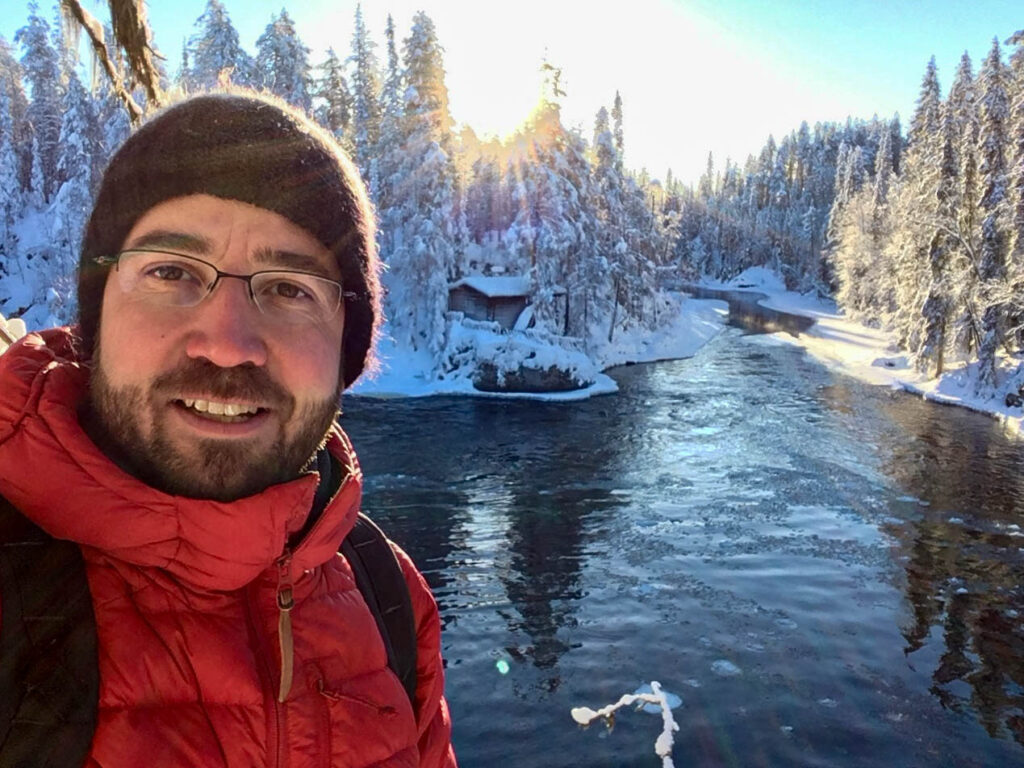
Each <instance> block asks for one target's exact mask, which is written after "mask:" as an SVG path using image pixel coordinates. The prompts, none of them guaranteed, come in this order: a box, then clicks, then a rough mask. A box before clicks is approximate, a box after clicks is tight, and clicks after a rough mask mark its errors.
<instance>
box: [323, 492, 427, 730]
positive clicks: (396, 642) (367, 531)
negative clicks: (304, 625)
mask: <svg viewBox="0 0 1024 768" xmlns="http://www.w3.org/2000/svg"><path fill="white" fill-rule="evenodd" d="M341 553H342V554H343V555H344V556H345V559H347V560H348V562H349V565H350V566H351V567H352V573H353V574H355V577H356V586H357V587H359V591H360V592H361V593H362V595H363V599H364V600H365V601H366V604H367V605H368V606H369V607H370V611H371V612H372V613H373V617H374V618H375V619H376V620H377V628H378V629H379V630H380V636H381V637H382V638H383V639H384V647H385V648H387V651H388V666H389V667H391V669H392V671H394V673H395V674H396V675H398V679H399V680H401V681H402V686H403V687H404V688H405V692H406V693H407V694H409V701H411V702H412V705H413V710H415V709H416V617H415V615H414V614H413V611H412V599H411V598H410V596H409V585H408V584H406V582H405V576H404V574H403V573H402V567H401V566H400V565H399V564H398V558H397V557H395V553H394V551H392V549H391V545H390V544H388V540H387V537H386V536H385V535H384V532H383V531H381V529H380V528H378V527H377V526H376V525H375V524H374V522H373V521H372V520H370V518H368V517H367V516H366V515H364V514H363V513H362V512H360V513H359V518H358V519H357V520H356V524H355V526H354V527H353V528H352V531H351V533H349V535H348V536H346V537H345V540H344V541H343V542H342V543H341Z"/></svg>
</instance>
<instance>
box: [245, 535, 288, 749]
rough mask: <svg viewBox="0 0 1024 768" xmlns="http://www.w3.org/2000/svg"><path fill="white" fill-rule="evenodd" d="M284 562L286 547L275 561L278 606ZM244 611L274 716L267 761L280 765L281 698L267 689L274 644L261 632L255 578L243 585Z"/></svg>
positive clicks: (270, 684)
mask: <svg viewBox="0 0 1024 768" xmlns="http://www.w3.org/2000/svg"><path fill="white" fill-rule="evenodd" d="M285 562H286V563H287V565H289V566H290V564H291V553H290V552H288V551H287V550H286V551H285V554H284V555H282V556H281V557H280V558H278V562H277V564H278V577H279V578H278V590H277V599H278V605H279V606H280V604H281V601H282V596H281V592H282V585H283V584H285V583H288V586H289V587H290V580H287V582H286V580H285V579H284V578H283V576H284V575H285V569H284V568H283V567H282V564H283V563H285ZM286 597H287V598H288V599H291V593H290V592H289V593H287V595H286ZM286 602H287V601H286ZM290 610H291V609H290V608H289V611H290ZM245 615H246V619H247V620H248V622H249V626H250V628H251V629H252V631H253V633H254V635H255V636H256V643H257V651H258V653H257V655H258V656H259V661H260V668H261V670H262V672H263V674H262V675H261V676H262V677H263V680H264V684H265V686H266V688H265V690H267V691H268V693H267V695H266V699H265V700H266V706H267V709H268V710H272V711H273V717H272V718H270V720H269V722H268V724H267V729H268V733H267V757H268V759H269V760H270V763H269V764H270V765H273V766H282V765H285V755H284V746H285V744H284V732H285V723H284V721H285V712H284V707H283V706H282V704H281V702H283V699H280V701H279V696H274V695H273V694H272V693H269V691H271V690H273V686H274V672H273V668H272V667H271V661H270V660H271V659H272V658H273V655H274V653H273V648H271V647H270V644H269V643H268V642H267V638H266V636H265V635H264V634H263V622H262V621H261V620H260V608H259V584H258V583H255V582H254V583H252V584H250V585H249V586H248V587H247V588H246V589H245ZM290 619H291V617H290V616H289V619H288V630H289V633H290V630H291V621H290ZM278 631H279V632H280V631H281V619H280V617H279V618H278ZM281 650H282V653H281V666H282V670H283V668H284V665H285V661H284V656H285V654H284V650H285V649H284V648H283V647H282V649H281ZM288 651H289V658H288V665H289V668H290V667H291V664H292V660H291V648H290V647H289V649H288ZM278 693H279V694H280V687H279V690H278ZM285 695H286V696H287V691H286V692H285Z"/></svg>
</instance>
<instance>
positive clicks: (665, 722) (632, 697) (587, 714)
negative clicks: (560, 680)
mask: <svg viewBox="0 0 1024 768" xmlns="http://www.w3.org/2000/svg"><path fill="white" fill-rule="evenodd" d="M651 691H652V693H627V694H624V695H623V696H622V697H621V698H620V699H619V700H618V701H617V702H615V703H614V704H609V705H608V706H606V707H601V709H599V710H596V711H595V710H593V709H591V708H590V707H573V709H572V713H571V714H572V719H573V720H575V721H576V722H577V723H579V724H580V725H583V726H587V725H590V724H591V723H592V722H594V721H595V720H597V719H598V718H601V719H604V720H606V721H607V722H609V723H611V722H613V721H614V717H615V712H616V711H618V710H619V709H621V708H622V707H629V706H632V705H633V704H640V705H644V704H654V705H656V706H658V707H660V708H661V722H662V730H661V733H660V734H659V735H658V738H657V740H656V741H655V742H654V752H655V754H656V755H657V756H658V757H660V758H661V766H662V768H674V763H673V762H672V744H673V742H674V741H675V736H674V735H673V734H674V733H675V732H676V731H678V730H679V724H678V723H676V721H675V718H673V717H672V708H671V707H670V706H669V703H668V698H667V697H666V695H665V692H664V691H663V690H661V683H659V682H658V681H657V680H652V681H651Z"/></svg>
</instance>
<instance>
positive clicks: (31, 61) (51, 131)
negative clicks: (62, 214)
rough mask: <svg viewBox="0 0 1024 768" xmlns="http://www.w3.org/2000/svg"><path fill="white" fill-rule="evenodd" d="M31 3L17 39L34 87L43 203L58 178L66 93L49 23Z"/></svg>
mask: <svg viewBox="0 0 1024 768" xmlns="http://www.w3.org/2000/svg"><path fill="white" fill-rule="evenodd" d="M28 7H29V17H28V24H27V25H26V26H24V27H22V28H21V29H19V30H18V31H17V33H16V34H15V36H14V40H15V42H17V43H20V44H21V46H22V50H23V52H24V53H23V55H22V57H21V65H22V68H23V69H24V72H25V79H26V80H28V82H29V84H30V86H31V89H32V99H31V102H30V103H29V106H28V114H27V117H28V120H29V122H30V123H31V124H32V127H33V130H34V136H35V142H36V155H35V158H36V159H35V160H34V162H36V161H38V163H39V170H40V173H41V180H40V181H41V185H40V187H39V189H37V190H35V192H36V194H37V195H38V196H39V201H40V203H46V202H47V201H48V200H49V198H50V196H51V195H52V194H53V193H54V192H55V191H56V185H57V182H58V179H57V155H58V147H57V142H58V140H59V138H60V104H61V98H62V95H63V94H62V92H61V78H60V57H59V55H58V53H57V52H56V51H55V50H54V49H53V46H52V45H51V44H50V25H49V24H47V23H46V20H45V19H43V18H42V17H41V16H40V15H39V6H38V5H37V4H36V3H35V2H34V0H33V2H30V3H29V6H28Z"/></svg>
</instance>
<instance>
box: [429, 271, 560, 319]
mask: <svg viewBox="0 0 1024 768" xmlns="http://www.w3.org/2000/svg"><path fill="white" fill-rule="evenodd" d="M529 296H530V278H529V277H526V276H525V275H470V276H469V277H464V278H462V279H461V280H458V281H456V282H454V283H452V284H451V285H449V286H448V309H449V311H452V312H462V313H463V314H464V315H465V316H466V317H468V318H471V319H473V320H489V321H493V322H496V323H498V325H500V326H501V327H502V328H503V329H504V330H506V331H511V330H512V329H517V330H519V329H521V328H523V327H525V326H526V325H528V324H529V323H528V322H520V320H521V318H522V319H523V320H526V319H528V318H527V317H526V315H524V314H523V312H524V310H525V309H526V308H527V305H528V304H529V303H530V299H529ZM555 297H556V301H558V302H560V303H564V301H565V291H564V290H563V289H561V288H557V289H556V290H555Z"/></svg>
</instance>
